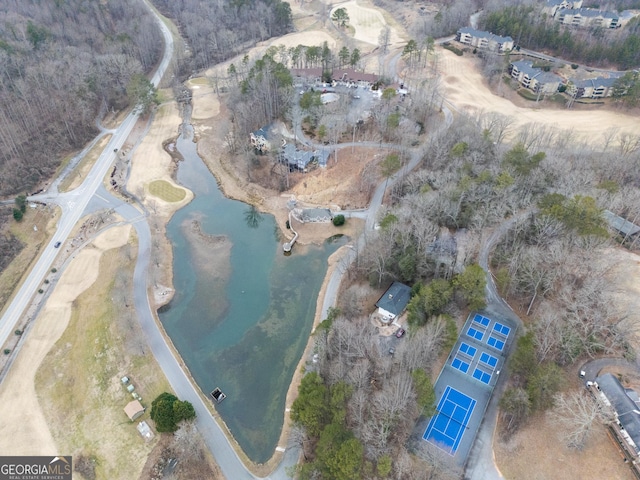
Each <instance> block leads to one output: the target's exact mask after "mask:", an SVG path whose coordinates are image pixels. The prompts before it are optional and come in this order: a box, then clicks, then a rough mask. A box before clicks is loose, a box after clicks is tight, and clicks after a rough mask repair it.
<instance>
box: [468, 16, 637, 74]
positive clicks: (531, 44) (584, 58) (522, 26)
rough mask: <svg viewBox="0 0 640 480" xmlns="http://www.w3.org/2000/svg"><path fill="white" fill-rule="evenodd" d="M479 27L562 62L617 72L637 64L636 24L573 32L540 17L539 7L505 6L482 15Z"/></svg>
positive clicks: (551, 20) (635, 20) (631, 22)
mask: <svg viewBox="0 0 640 480" xmlns="http://www.w3.org/2000/svg"><path fill="white" fill-rule="evenodd" d="M480 25H481V27H482V28H483V29H484V30H487V31H490V32H493V33H496V34H498V35H509V36H511V37H512V38H513V41H514V42H515V44H516V45H519V46H521V47H523V48H529V49H531V50H537V51H540V50H544V51H546V52H548V53H550V54H551V55H555V56H558V57H560V58H562V59H564V60H568V61H572V62H576V63H584V64H586V65H590V66H594V67H610V68H617V69H620V70H627V69H631V68H635V67H637V66H638V65H639V64H640V35H639V34H640V22H639V21H638V19H637V18H636V19H633V20H631V21H630V22H629V25H627V26H625V27H624V28H621V29H616V30H611V29H603V28H589V29H576V28H571V27H568V26H561V25H560V24H559V23H558V22H556V21H555V20H554V19H552V18H549V17H548V16H547V15H546V14H542V12H541V11H540V6H539V5H535V6H528V7H526V6H522V5H520V6H515V7H510V6H509V7H505V8H504V9H502V10H498V11H495V12H491V13H488V14H487V15H485V16H483V18H481V21H480Z"/></svg>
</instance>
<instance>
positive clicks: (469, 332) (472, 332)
mask: <svg viewBox="0 0 640 480" xmlns="http://www.w3.org/2000/svg"><path fill="white" fill-rule="evenodd" d="M467 335H469V336H470V337H471V338H475V339H476V340H478V341H480V342H481V341H482V337H484V332H483V331H481V330H476V329H475V328H473V327H469V329H468V330H467Z"/></svg>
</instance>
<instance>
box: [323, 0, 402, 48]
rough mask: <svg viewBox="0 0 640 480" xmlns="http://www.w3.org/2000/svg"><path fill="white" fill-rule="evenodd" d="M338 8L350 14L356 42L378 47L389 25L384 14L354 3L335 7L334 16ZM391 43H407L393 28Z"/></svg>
mask: <svg viewBox="0 0 640 480" xmlns="http://www.w3.org/2000/svg"><path fill="white" fill-rule="evenodd" d="M338 8H344V9H345V10H346V11H347V13H348V14H349V25H351V26H352V27H353V28H354V29H355V31H356V33H355V35H354V36H353V37H354V38H355V39H356V40H360V41H362V42H365V43H369V44H371V45H378V39H379V37H380V32H381V31H382V29H383V28H384V27H385V25H387V22H386V20H385V19H384V17H383V16H382V13H380V12H379V11H378V10H375V9H373V8H366V7H362V6H360V5H358V4H357V3H356V2H355V1H352V2H347V3H342V4H340V5H337V6H335V7H334V8H333V9H332V10H331V15H333V12H334V11H336V10H337V9H338ZM390 41H391V45H392V46H396V45H400V44H404V43H405V42H404V40H403V39H402V38H401V37H400V36H399V35H398V33H397V32H396V30H395V29H394V28H391V38H390Z"/></svg>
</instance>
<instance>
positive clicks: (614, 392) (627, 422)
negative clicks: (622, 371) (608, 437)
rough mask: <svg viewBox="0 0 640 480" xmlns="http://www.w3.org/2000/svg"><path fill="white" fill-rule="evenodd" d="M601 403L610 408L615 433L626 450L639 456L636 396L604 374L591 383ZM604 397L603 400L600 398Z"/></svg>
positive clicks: (639, 415)
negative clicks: (620, 438) (615, 426)
mask: <svg viewBox="0 0 640 480" xmlns="http://www.w3.org/2000/svg"><path fill="white" fill-rule="evenodd" d="M593 387H595V389H596V391H597V392H598V394H597V396H596V398H598V397H599V400H600V401H601V403H604V404H605V405H607V406H609V407H610V408H611V411H612V412H611V413H612V414H613V419H614V422H615V424H616V425H617V426H618V428H616V429H615V433H616V434H617V435H618V436H619V437H622V440H623V441H624V445H623V446H625V447H627V450H628V451H629V450H630V451H631V452H634V453H635V455H636V456H640V403H638V394H637V393H636V392H635V391H634V390H632V389H628V388H624V387H623V386H622V384H621V383H620V381H619V380H618V379H617V378H616V377H615V376H614V375H612V374H610V373H605V374H604V375H600V376H599V377H596V379H595V381H594V382H593ZM602 396H604V398H602Z"/></svg>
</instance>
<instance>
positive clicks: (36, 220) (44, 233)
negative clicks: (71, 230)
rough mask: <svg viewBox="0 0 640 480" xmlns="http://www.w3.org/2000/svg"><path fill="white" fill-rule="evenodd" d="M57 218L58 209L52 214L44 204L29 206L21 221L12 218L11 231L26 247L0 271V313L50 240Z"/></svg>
mask: <svg viewBox="0 0 640 480" xmlns="http://www.w3.org/2000/svg"><path fill="white" fill-rule="evenodd" d="M52 217H53V218H52ZM57 220H58V210H56V213H55V214H53V215H52V212H51V210H49V209H48V208H46V207H42V206H38V208H36V209H32V208H29V207H27V211H26V212H25V213H24V217H23V218H22V221H21V222H15V221H13V220H10V222H11V225H10V226H9V231H10V232H11V233H12V234H13V235H15V236H16V237H17V238H18V239H19V240H20V241H21V242H22V243H23V244H24V248H23V249H22V251H21V252H20V253H19V254H18V256H17V257H16V258H14V259H13V261H12V262H11V263H10V264H9V265H8V266H7V268H5V269H4V271H2V272H1V273H0V313H2V312H4V309H5V308H6V307H7V306H8V304H9V299H10V298H11V296H12V294H13V292H14V291H15V290H16V288H17V287H18V286H19V285H20V283H21V281H22V280H23V279H24V278H26V275H27V274H28V273H29V271H30V270H31V266H32V262H33V260H34V259H35V258H36V257H37V255H38V253H39V252H40V249H41V248H42V246H43V245H45V244H46V242H48V241H49V238H50V235H49V232H48V226H49V225H51V226H53V225H55V222H56V221H57ZM34 226H35V227H36V228H37V230H34V228H33V227H34Z"/></svg>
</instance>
